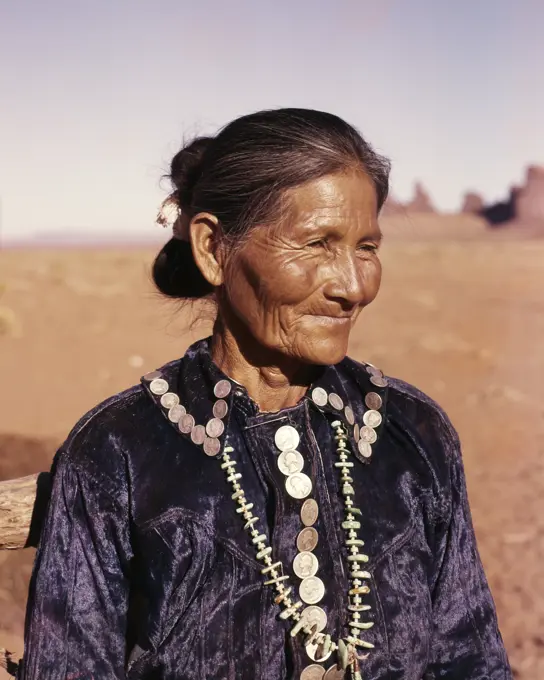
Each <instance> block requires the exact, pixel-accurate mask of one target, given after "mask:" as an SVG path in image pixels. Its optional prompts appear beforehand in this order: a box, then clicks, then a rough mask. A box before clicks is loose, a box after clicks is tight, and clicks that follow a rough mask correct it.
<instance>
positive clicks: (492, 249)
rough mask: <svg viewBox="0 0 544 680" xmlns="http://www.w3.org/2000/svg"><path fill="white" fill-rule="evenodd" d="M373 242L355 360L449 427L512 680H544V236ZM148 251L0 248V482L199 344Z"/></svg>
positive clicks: (443, 231)
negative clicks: (154, 274) (459, 446)
mask: <svg viewBox="0 0 544 680" xmlns="http://www.w3.org/2000/svg"><path fill="white" fill-rule="evenodd" d="M383 229H384V232H385V235H386V238H385V243H384V246H383V253H382V261H383V266H384V277H383V285H382V290H381V293H380V295H379V297H378V299H377V300H376V302H375V303H374V304H373V305H371V306H370V307H369V308H368V309H367V310H365V312H364V313H363V315H362V316H361V318H360V320H359V326H358V328H356V330H355V331H354V333H353V337H352V343H351V355H352V356H353V357H354V358H358V359H364V360H368V361H371V362H372V363H374V364H376V365H378V366H380V367H381V368H382V369H383V370H384V371H385V372H386V373H387V374H389V375H393V376H396V377H400V378H403V379H405V380H407V381H409V382H412V383H415V384H416V385H417V386H418V387H419V388H421V389H423V390H424V391H426V392H427V393H429V394H430V395H431V396H432V397H433V398H434V399H436V400H437V401H438V402H439V403H440V404H441V405H442V406H444V407H445V409H446V410H447V412H448V413H449V415H450V417H451V418H452V420H453V422H454V424H455V426H456V427H457V429H458V431H459V433H460V436H461V441H462V443H463V450H464V459H465V467H466V473H467V479H468V489H469V496H470V499H471V505H472V513H473V519H474V524H475V527H476V531H477V535H478V539H479V546H480V552H481V555H482V559H483V562H484V566H485V568H486V572H487V575H488V578H489V581H490V584H491V588H492V591H493V595H494V597H495V601H496V604H497V608H498V613H499V621H500V625H501V629H502V633H503V637H504V639H505V642H506V646H507V648H508V652H509V655H510V660H511V663H512V666H513V668H514V671H515V675H516V677H517V678H521V679H523V680H542V678H544V594H543V593H544V569H543V567H542V565H543V564H544V340H543V339H544V294H543V291H544V239H543V238H537V237H536V236H535V235H534V234H532V233H531V232H525V231H524V230H523V229H521V228H519V229H516V228H510V229H508V230H501V231H493V232H491V231H489V230H486V228H485V227H484V225H483V224H482V223H481V222H479V221H478V220H476V219H475V218H469V217H454V216H449V217H437V216H428V215H425V216H418V215H413V216H410V217H409V218H408V217H406V216H405V217H403V218H391V219H389V220H385V221H384V224H383ZM154 250H155V249H153V248H149V247H147V248H136V247H133V248H129V247H124V248H121V247H117V248H108V249H98V248H94V249H93V248H87V249H79V250H74V249H62V248H57V249H55V250H52V249H43V248H35V249H7V250H0V376H1V377H2V391H1V393H0V479H6V478H9V477H15V476H20V475H24V474H28V473H31V472H35V471H38V470H41V469H46V468H48V467H49V465H50V462H51V458H52V456H53V453H54V451H55V449H56V447H57V446H58V444H59V443H61V442H62V440H63V439H64V438H65V436H66V435H67V433H68V431H69V430H70V429H71V427H72V425H73V424H74V423H75V422H76V421H77V420H78V418H79V417H80V416H81V415H82V414H83V413H84V412H85V411H87V410H88V409H89V408H91V407H92V406H93V405H95V404H96V403H97V402H99V401H100V400H102V399H103V398H105V397H107V396H109V395H111V394H113V393H115V392H117V391H119V390H121V389H123V388H125V387H127V386H129V385H131V384H134V383H135V382H137V381H138V380H139V377H140V375H142V374H143V373H145V372H147V371H150V370H152V369H154V368H155V367H157V366H159V365H161V364H162V363H164V362H166V361H168V360H170V359H173V358H176V357H178V356H180V355H181V354H182V353H183V351H184V350H185V348H186V347H187V345H188V344H189V343H190V342H191V341H193V340H194V339H196V338H198V337H202V336H204V335H205V334H207V332H208V330H209V321H202V322H200V323H194V324H192V325H191V321H192V319H193V316H194V313H192V312H190V311H189V310H183V311H180V310H179V308H178V307H177V306H176V305H174V304H173V303H171V302H167V301H164V300H163V299H161V298H160V297H159V296H158V294H157V293H155V292H154V290H153V288H152V285H151V283H150V276H149V265H150V262H151V260H152V257H153V254H154ZM32 559H33V554H32V551H30V550H27V551H20V552H14V553H9V554H8V553H0V646H11V647H12V648H13V651H15V652H18V653H20V651H21V634H22V624H23V618H24V602H25V597H26V589H27V584H28V578H29V575H30V571H31V565H32ZM2 631H4V632H2ZM0 673H1V672H0ZM0 677H2V676H1V675H0Z"/></svg>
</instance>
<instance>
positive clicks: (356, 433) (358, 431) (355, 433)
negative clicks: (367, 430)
mask: <svg viewBox="0 0 544 680" xmlns="http://www.w3.org/2000/svg"><path fill="white" fill-rule="evenodd" d="M360 436H361V428H360V427H359V424H358V423H355V425H354V426H353V438H354V439H355V441H356V442H358V441H359V437H360Z"/></svg>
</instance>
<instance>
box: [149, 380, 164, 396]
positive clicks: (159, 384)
mask: <svg viewBox="0 0 544 680" xmlns="http://www.w3.org/2000/svg"><path fill="white" fill-rule="evenodd" d="M149 389H150V390H151V391H152V392H153V394H156V395H160V394H166V392H168V383H167V382H166V380H163V379H162V378H155V379H154V380H152V381H151V383H150V385H149Z"/></svg>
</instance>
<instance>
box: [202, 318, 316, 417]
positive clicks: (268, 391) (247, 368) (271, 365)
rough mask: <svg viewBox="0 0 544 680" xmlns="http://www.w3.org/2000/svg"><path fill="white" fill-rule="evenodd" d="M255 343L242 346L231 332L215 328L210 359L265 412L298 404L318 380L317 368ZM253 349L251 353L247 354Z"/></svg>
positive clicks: (252, 339)
mask: <svg viewBox="0 0 544 680" xmlns="http://www.w3.org/2000/svg"><path fill="white" fill-rule="evenodd" d="M256 342H257V341H256V340H255V339H254V338H246V342H240V338H239V337H235V336H234V335H233V333H232V332H230V331H229V330H228V329H226V328H224V327H220V326H219V324H216V327H215V328H214V332H213V336H212V344H211V355H212V360H213V361H214V363H215V364H216V365H217V366H218V367H219V368H220V369H221V370H222V371H223V373H225V374H226V375H227V376H229V378H232V380H234V381H235V382H237V383H239V384H240V385H243V386H244V387H245V389H246V390H247V393H248V394H249V396H250V397H251V399H253V401H254V402H255V403H256V404H257V405H258V407H259V410H260V411H263V412H274V411H279V410H281V409H282V408H288V407H290V406H294V405H295V404H297V403H298V402H299V401H300V400H301V398H302V397H303V396H304V394H305V393H306V391H307V389H308V386H309V385H311V383H312V381H313V379H314V378H315V375H316V372H317V370H318V369H317V368H316V367H312V366H307V365H301V364H300V363H297V362H295V361H292V360H290V359H288V358H284V357H278V356H277V355H274V353H272V352H270V351H269V350H268V349H267V348H264V347H258V346H257V348H255V345H256ZM245 347H251V348H252V349H251V350H249V351H248V350H245V349H244V348H245Z"/></svg>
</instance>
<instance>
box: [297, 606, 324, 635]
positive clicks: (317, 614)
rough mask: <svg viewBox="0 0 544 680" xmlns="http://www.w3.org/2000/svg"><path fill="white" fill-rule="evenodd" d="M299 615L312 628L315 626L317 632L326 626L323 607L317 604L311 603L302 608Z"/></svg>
mask: <svg viewBox="0 0 544 680" xmlns="http://www.w3.org/2000/svg"><path fill="white" fill-rule="evenodd" d="M301 616H302V618H303V619H304V620H305V621H307V622H308V624H309V625H310V626H311V627H312V628H313V627H314V626H316V627H317V632H318V633H321V631H323V630H325V628H326V627H327V614H326V613H325V610H324V609H321V607H318V606H317V605H311V606H310V607H306V608H305V609H303V610H302V612H301Z"/></svg>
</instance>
